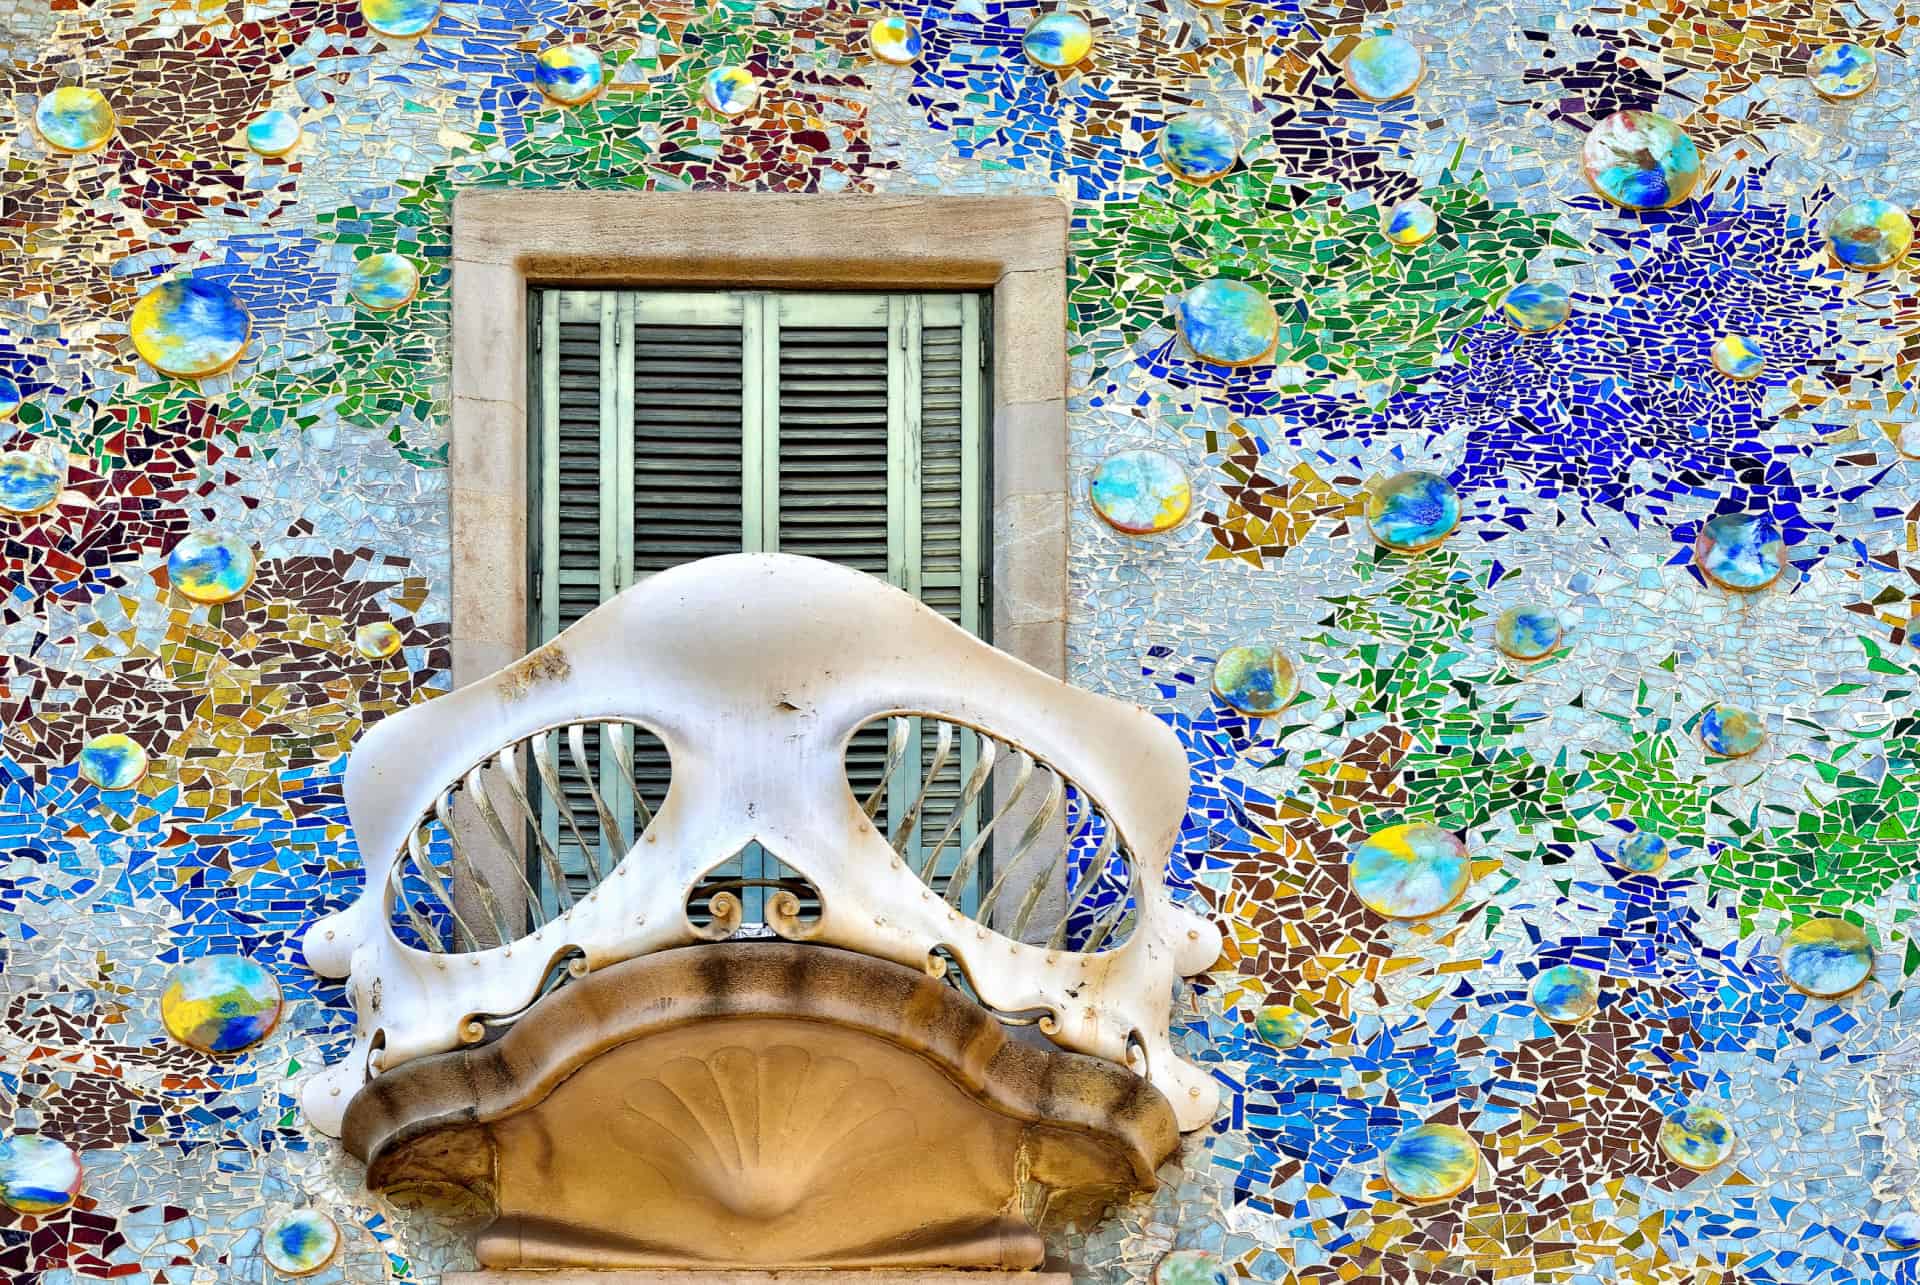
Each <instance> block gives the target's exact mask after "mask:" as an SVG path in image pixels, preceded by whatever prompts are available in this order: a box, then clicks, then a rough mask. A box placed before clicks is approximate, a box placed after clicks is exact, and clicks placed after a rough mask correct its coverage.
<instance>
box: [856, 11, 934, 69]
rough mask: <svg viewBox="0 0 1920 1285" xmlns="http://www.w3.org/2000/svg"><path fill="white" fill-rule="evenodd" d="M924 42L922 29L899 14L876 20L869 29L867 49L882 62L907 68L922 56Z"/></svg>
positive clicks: (891, 14)
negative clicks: (921, 35)
mask: <svg viewBox="0 0 1920 1285" xmlns="http://www.w3.org/2000/svg"><path fill="white" fill-rule="evenodd" d="M923 47H924V42H923V41H922V40H921V39H920V28H918V27H916V26H914V25H913V20H912V19H910V18H907V17H904V16H902V15H900V14H897V13H890V14H887V15H885V16H884V17H881V18H876V19H875V20H874V23H873V25H872V26H871V27H868V28H867V48H868V49H870V50H872V51H873V56H874V57H875V58H878V59H879V60H880V61H881V62H884V63H891V64H892V65H893V66H895V67H905V66H908V65H909V64H911V63H912V62H913V60H914V59H915V58H918V57H919V56H920V50H921V49H922V48H923Z"/></svg>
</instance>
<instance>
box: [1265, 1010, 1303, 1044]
mask: <svg viewBox="0 0 1920 1285" xmlns="http://www.w3.org/2000/svg"><path fill="white" fill-rule="evenodd" d="M1253 1030H1254V1034H1256V1035H1258V1036H1259V1037H1260V1038H1261V1039H1262V1040H1265V1041H1266V1042H1267V1043H1268V1044H1271V1045H1273V1047H1275V1048H1277V1049H1291V1048H1298V1047H1300V1045H1301V1044H1302V1043H1304V1042H1305V1040H1306V1038H1307V1018H1306V1015H1305V1014H1304V1013H1301V1012H1300V1011H1299V1010H1298V1009H1296V1008H1294V1007H1292V1006H1291V1005H1288V1004H1269V1005H1267V1006H1266V1007H1265V1008H1262V1009H1261V1010H1260V1011H1259V1012H1258V1013H1257V1014H1255V1015H1254V1019H1253Z"/></svg>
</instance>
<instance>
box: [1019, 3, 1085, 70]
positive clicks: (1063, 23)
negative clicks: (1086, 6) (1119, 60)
mask: <svg viewBox="0 0 1920 1285" xmlns="http://www.w3.org/2000/svg"><path fill="white" fill-rule="evenodd" d="M1020 49H1021V52H1023V53H1025V54H1026V56H1027V61H1028V62H1030V63H1032V64H1033V65H1034V66H1036V67H1039V68H1041V69H1042V70H1044V71H1068V70H1070V69H1072V68H1074V67H1078V66H1079V65H1080V64H1081V63H1082V62H1084V61H1086V57H1087V55H1088V54H1090V53H1092V52H1093V25H1092V24H1091V23H1089V22H1088V21H1087V20H1086V19H1085V18H1083V17H1081V16H1080V15H1079V14H1077V13H1068V12H1066V11H1065V10H1056V11H1055V12H1053V13H1049V14H1043V15H1042V16H1041V17H1040V18H1039V20H1038V21H1036V22H1035V23H1034V24H1033V25H1032V26H1030V27H1028V28H1027V31H1026V34H1025V35H1023V36H1021V37H1020Z"/></svg>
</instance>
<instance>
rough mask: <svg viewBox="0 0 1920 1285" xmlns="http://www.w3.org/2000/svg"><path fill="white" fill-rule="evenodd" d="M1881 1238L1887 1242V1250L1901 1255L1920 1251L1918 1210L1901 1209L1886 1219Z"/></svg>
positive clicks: (1919, 1217) (1919, 1218)
mask: <svg viewBox="0 0 1920 1285" xmlns="http://www.w3.org/2000/svg"><path fill="white" fill-rule="evenodd" d="M1881 1238H1882V1239H1883V1240H1885V1241H1886V1242H1887V1248H1889V1249H1893V1250H1897V1251H1899V1252H1900V1253H1903V1254H1904V1253H1910V1252H1912V1251H1913V1250H1916V1249H1920V1210H1912V1209H1903V1210H1901V1211H1900V1212H1899V1213H1897V1214H1895V1215H1893V1217H1891V1218H1889V1219H1887V1226H1886V1230H1885V1231H1884V1232H1882V1233H1881Z"/></svg>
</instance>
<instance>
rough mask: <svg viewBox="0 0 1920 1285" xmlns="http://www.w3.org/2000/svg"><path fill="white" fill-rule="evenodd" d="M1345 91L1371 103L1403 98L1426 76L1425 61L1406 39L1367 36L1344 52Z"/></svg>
mask: <svg viewBox="0 0 1920 1285" xmlns="http://www.w3.org/2000/svg"><path fill="white" fill-rule="evenodd" d="M1342 71H1343V74H1344V75H1345V77H1346V81H1347V88H1348V89H1351V90H1352V91H1353V92H1354V93H1355V94H1357V95H1358V96H1360V97H1361V98H1364V99H1366V100H1367V101H1368V102H1370V103H1389V102H1392V101H1393V100H1394V99H1396V98H1405V97H1406V96H1407V95H1408V94H1411V93H1412V92H1413V90H1414V87H1415V86H1416V85H1418V84H1419V83H1420V78H1421V77H1422V76H1424V75H1426V72H1427V60H1426V59H1425V58H1424V57H1422V56H1421V53H1420V50H1419V49H1418V48H1417V47H1416V46H1415V45H1414V43H1413V42H1412V41H1411V40H1408V39H1407V38H1406V37H1405V36H1396V35H1394V34H1392V33H1391V32H1386V33H1382V34H1381V35H1377V36H1368V37H1367V38H1366V39H1364V40H1362V41H1360V42H1359V43H1357V44H1356V45H1354V47H1353V48H1352V49H1351V50H1349V51H1348V52H1347V60H1346V62H1345V64H1344V65H1343V68H1342Z"/></svg>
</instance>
